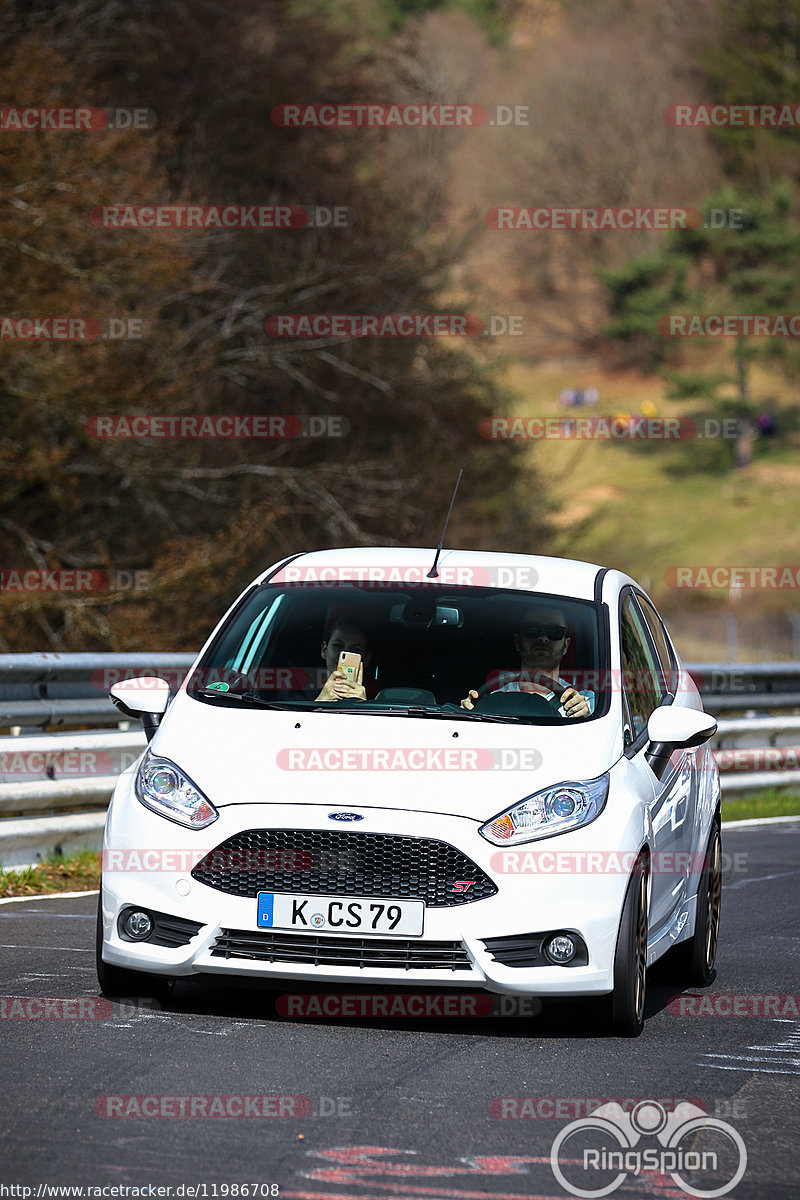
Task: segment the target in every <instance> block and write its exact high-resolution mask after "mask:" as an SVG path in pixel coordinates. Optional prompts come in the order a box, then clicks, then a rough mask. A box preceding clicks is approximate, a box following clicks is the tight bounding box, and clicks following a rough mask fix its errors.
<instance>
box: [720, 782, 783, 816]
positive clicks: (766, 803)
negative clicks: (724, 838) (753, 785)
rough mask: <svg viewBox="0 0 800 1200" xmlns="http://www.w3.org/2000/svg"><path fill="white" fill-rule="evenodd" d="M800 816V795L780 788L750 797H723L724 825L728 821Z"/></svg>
mask: <svg viewBox="0 0 800 1200" xmlns="http://www.w3.org/2000/svg"><path fill="white" fill-rule="evenodd" d="M797 816H800V795H799V794H798V793H797V792H787V791H783V790H782V789H780V788H766V789H765V790H764V791H763V792H753V793H752V795H750V796H729V797H728V798H727V799H726V798H725V796H724V795H723V799H722V823H723V825H724V824H725V822H726V821H752V820H754V819H755V818H756V817H797Z"/></svg>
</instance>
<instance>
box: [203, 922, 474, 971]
mask: <svg viewBox="0 0 800 1200" xmlns="http://www.w3.org/2000/svg"><path fill="white" fill-rule="evenodd" d="M211 954H212V956H213V957H215V958H249V959H257V960H258V961H260V962H278V963H295V964H298V963H304V964H307V965H311V966H338V967H371V968H375V967H378V968H381V967H382V968H384V969H385V970H387V971H396V970H398V969H399V970H403V971H470V970H471V969H472V963H471V962H470V960H469V958H468V957H467V953H466V951H465V950H464V947H463V945H462V943H461V942H420V941H417V940H415V941H411V940H406V939H404V938H357V937H352V938H351V937H318V936H317V935H316V934H296V933H266V932H265V933H253V932H250V931H248V930H244V929H223V930H221V931H220V933H219V936H218V937H217V939H216V941H215V942H214V945H213V946H212V948H211Z"/></svg>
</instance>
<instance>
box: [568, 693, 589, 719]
mask: <svg viewBox="0 0 800 1200" xmlns="http://www.w3.org/2000/svg"><path fill="white" fill-rule="evenodd" d="M561 704H562V707H563V709H564V712H565V713H566V714H567V716H568V717H570V718H571V719H572V718H575V717H588V716H589V702H588V700H587V699H586V697H585V696H582V695H581V694H580V692H576V691H575V688H567V690H566V691H565V692H563V693H562V695H561Z"/></svg>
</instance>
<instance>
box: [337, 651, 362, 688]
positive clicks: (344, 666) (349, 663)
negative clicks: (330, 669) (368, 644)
mask: <svg viewBox="0 0 800 1200" xmlns="http://www.w3.org/2000/svg"><path fill="white" fill-rule="evenodd" d="M339 670H340V671H341V672H342V673H343V674H344V676H345V678H346V679H347V680H348V682H349V683H361V677H362V675H363V673H364V667H363V664H362V662H361V655H360V654H353V653H351V652H350V651H349V650H342V652H341V654H340V655H339Z"/></svg>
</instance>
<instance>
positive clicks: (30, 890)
mask: <svg viewBox="0 0 800 1200" xmlns="http://www.w3.org/2000/svg"><path fill="white" fill-rule="evenodd" d="M99 886H100V853H99V851H95V850H81V851H80V852H79V853H77V854H70V855H64V854H53V855H50V856H49V857H48V858H46V859H45V860H44V861H43V862H40V863H37V865H36V866H35V867H20V868H17V869H13V868H9V869H8V870H6V869H2V870H0V897H2V896H41V895H44V894H46V893H49V892H86V891H89V889H90V888H96V887H99Z"/></svg>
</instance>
